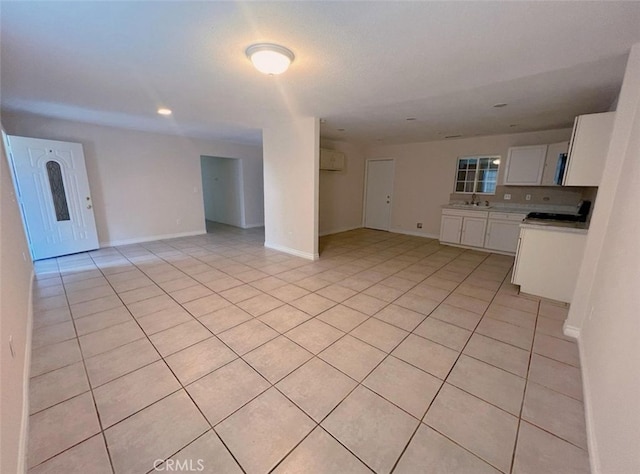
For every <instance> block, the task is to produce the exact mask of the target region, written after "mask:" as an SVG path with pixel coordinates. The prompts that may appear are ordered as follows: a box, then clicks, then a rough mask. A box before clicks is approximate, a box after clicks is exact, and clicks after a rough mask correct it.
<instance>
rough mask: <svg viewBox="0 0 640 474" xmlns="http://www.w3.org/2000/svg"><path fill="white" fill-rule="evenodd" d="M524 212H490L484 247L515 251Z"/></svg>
mask: <svg viewBox="0 0 640 474" xmlns="http://www.w3.org/2000/svg"><path fill="white" fill-rule="evenodd" d="M525 217H526V214H515V213H506V212H490V213H489V220H488V221H487V234H486V237H485V241H484V247H485V248H486V249H489V250H498V251H500V252H509V253H516V249H517V247H518V237H519V236H520V223H521V222H522V220H523V219H524V218H525Z"/></svg>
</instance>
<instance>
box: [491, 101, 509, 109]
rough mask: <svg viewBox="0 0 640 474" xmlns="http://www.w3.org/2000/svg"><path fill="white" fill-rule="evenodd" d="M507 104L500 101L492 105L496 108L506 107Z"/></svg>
mask: <svg viewBox="0 0 640 474" xmlns="http://www.w3.org/2000/svg"><path fill="white" fill-rule="evenodd" d="M507 105H508V104H505V103H504V102H500V103H499V104H495V105H494V107H495V108H496V109H501V108H502V107H506V106H507Z"/></svg>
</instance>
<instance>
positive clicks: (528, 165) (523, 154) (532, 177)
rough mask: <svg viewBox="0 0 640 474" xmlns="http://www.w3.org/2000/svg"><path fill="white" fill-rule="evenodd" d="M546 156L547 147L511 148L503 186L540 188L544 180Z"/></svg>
mask: <svg viewBox="0 0 640 474" xmlns="http://www.w3.org/2000/svg"><path fill="white" fill-rule="evenodd" d="M546 156H547V145H531V146H516V147H511V148H509V153H508V155H507V163H506V165H505V171H504V181H503V184H505V185H518V186H538V185H539V184H540V181H541V180H542V172H543V170H544V163H545V158H546Z"/></svg>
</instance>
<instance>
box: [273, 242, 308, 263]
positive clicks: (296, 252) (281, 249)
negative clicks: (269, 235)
mask: <svg viewBox="0 0 640 474" xmlns="http://www.w3.org/2000/svg"><path fill="white" fill-rule="evenodd" d="M264 246H265V247H266V248H268V249H272V250H277V251H278V252H284V253H288V254H290V255H295V256H296V257H302V258H306V259H307V260H318V259H319V258H320V255H319V254H317V253H316V254H313V253H310V252H303V251H301V250H296V249H292V248H290V247H285V246H284V245H277V244H270V243H268V242H265V243H264Z"/></svg>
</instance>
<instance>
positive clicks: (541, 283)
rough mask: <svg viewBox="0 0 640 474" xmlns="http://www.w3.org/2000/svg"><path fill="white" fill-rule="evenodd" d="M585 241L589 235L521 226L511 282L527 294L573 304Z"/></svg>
mask: <svg viewBox="0 0 640 474" xmlns="http://www.w3.org/2000/svg"><path fill="white" fill-rule="evenodd" d="M586 240H587V234H586V231H582V232H580V231H575V229H566V228H558V227H556V228H554V227H551V226H549V227H535V226H524V225H523V226H521V228H520V238H519V241H518V250H517V254H516V261H515V264H514V269H513V275H512V278H511V282H512V283H514V284H516V285H520V291H522V292H524V293H528V294H531V295H536V296H541V297H543V298H549V299H552V300H557V301H562V302H565V303H571V298H572V296H573V290H574V289H575V282H576V279H577V277H578V272H579V270H580V264H581V262H582V257H583V254H584V247H585V244H586Z"/></svg>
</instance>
